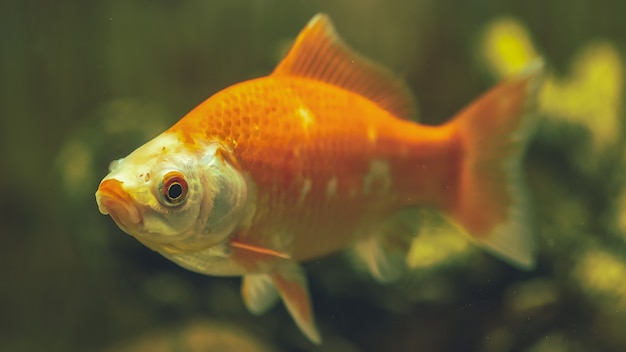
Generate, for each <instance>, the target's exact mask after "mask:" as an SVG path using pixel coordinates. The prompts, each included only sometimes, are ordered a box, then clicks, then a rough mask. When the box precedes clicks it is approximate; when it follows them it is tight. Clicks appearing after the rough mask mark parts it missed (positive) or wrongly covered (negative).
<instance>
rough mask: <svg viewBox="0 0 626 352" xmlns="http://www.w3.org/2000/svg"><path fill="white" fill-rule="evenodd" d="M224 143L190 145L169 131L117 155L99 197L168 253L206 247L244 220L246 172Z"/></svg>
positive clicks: (108, 211)
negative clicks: (226, 154) (223, 151)
mask: <svg viewBox="0 0 626 352" xmlns="http://www.w3.org/2000/svg"><path fill="white" fill-rule="evenodd" d="M220 153H221V152H219V145H218V144H217V143H208V144H206V145H203V146H201V147H199V146H198V145H196V144H194V145H189V143H185V142H183V141H182V140H180V139H179V138H177V136H176V135H175V134H168V133H164V134H162V135H160V136H158V137H156V138H155V139H153V140H151V141H150V142H148V143H146V144H144V145H143V146H141V147H140V148H138V149H136V150H135V151H134V152H132V153H131V154H130V155H128V156H127V157H125V158H123V159H119V160H116V161H113V162H112V163H111V164H110V166H109V174H108V175H107V176H106V177H105V178H104V179H103V180H102V181H101V182H100V185H99V187H98V190H97V192H96V202H97V203H98V209H99V210H100V212H101V213H102V214H105V215H110V216H111V218H113V220H114V221H115V223H116V224H117V225H118V226H119V227H120V228H121V229H122V230H123V231H124V232H126V233H128V234H130V235H132V236H133V237H135V238H136V239H138V240H139V241H140V242H142V243H143V244H145V245H146V246H148V247H150V248H152V249H154V250H156V251H159V252H168V253H181V252H191V251H197V250H201V249H206V248H208V247H211V246H213V245H216V244H218V243H220V242H222V241H223V240H224V239H225V238H226V237H228V235H229V234H230V233H231V232H232V231H233V229H234V228H235V227H236V225H237V224H238V222H239V220H240V217H238V215H239V214H240V213H241V210H242V208H243V203H244V199H245V197H246V183H245V181H244V179H243V177H242V176H241V174H240V173H239V172H238V171H237V170H236V169H235V168H233V167H232V166H231V165H230V164H229V163H228V162H227V161H226V160H224V159H223V158H222V157H221V154H220Z"/></svg>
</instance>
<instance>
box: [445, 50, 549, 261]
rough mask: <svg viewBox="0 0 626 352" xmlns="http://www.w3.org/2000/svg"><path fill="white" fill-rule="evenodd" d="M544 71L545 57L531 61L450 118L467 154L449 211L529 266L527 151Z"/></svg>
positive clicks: (483, 240) (499, 251)
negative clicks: (524, 160) (524, 165)
mask: <svg viewBox="0 0 626 352" xmlns="http://www.w3.org/2000/svg"><path fill="white" fill-rule="evenodd" d="M542 71H543V63H542V62H541V61H537V62H535V63H533V64H531V65H530V66H529V67H528V68H527V69H526V70H525V71H524V72H523V73H522V74H520V75H519V76H517V77H515V78H512V79H509V80H507V81H504V82H503V83H501V84H499V85H498V86H496V87H495V88H493V89H492V90H490V91H489V92H487V93H486V94H485V95H483V96H482V97H481V98H479V99H478V100H477V101H476V102H474V103H473V104H471V105H470V106H468V107H467V108H466V109H464V110H463V111H461V112H460V113H459V114H458V115H457V117H456V118H455V119H453V120H452V121H451V122H450V123H451V124H454V127H455V128H456V130H457V136H458V138H459V143H460V145H461V149H462V154H463V157H462V158H461V166H460V174H459V181H458V182H459V184H458V193H457V194H456V196H457V197H456V199H455V200H453V202H452V203H451V208H450V209H448V212H449V213H448V215H450V216H452V218H453V219H454V220H455V222H457V223H458V224H460V225H462V227H463V228H464V229H465V230H466V231H467V232H468V233H469V235H470V236H471V237H472V238H474V239H475V240H476V241H477V242H478V244H479V245H480V246H481V247H483V248H485V249H486V250H488V251H490V252H492V253H493V254H495V255H496V256H498V257H500V258H502V259H504V260H506V261H507V262H509V263H511V264H513V265H515V266H517V267H520V268H524V269H530V268H532V267H533V266H534V265H535V254H534V243H533V242H534V241H533V232H534V230H535V226H534V218H533V216H532V215H531V211H530V204H529V199H528V198H529V197H528V193H527V192H526V189H525V187H524V182H523V177H522V170H521V157H522V154H523V152H524V149H525V146H526V143H527V140H528V138H529V136H530V134H531V132H532V130H533V128H532V127H534V123H533V121H534V119H533V110H534V107H535V106H534V105H535V96H536V93H537V90H538V88H539V86H540V81H541V73H542Z"/></svg>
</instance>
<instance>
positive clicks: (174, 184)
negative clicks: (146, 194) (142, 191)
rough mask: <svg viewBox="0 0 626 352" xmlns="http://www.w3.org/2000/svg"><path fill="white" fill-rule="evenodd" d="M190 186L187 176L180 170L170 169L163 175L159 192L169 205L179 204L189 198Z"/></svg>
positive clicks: (164, 201)
mask: <svg viewBox="0 0 626 352" xmlns="http://www.w3.org/2000/svg"><path fill="white" fill-rule="evenodd" d="M188 191H189V186H188V185H187V181H185V176H184V175H183V174H181V173H180V172H178V171H170V172H168V173H167V174H165V176H163V181H162V182H161V185H160V186H159V193H160V195H161V199H162V200H163V203H164V204H165V205H167V206H172V207H173V206H177V205H180V204H182V203H183V202H184V201H185V200H186V199H187V192H188Z"/></svg>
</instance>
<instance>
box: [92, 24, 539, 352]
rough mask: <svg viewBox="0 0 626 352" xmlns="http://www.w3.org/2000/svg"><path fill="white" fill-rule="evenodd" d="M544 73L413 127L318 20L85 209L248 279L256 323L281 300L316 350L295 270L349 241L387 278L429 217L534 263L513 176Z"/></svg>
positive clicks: (394, 95) (155, 144)
mask: <svg viewBox="0 0 626 352" xmlns="http://www.w3.org/2000/svg"><path fill="white" fill-rule="evenodd" d="M540 66H541V65H540V64H537V65H535V67H534V68H530V69H529V70H528V72H526V73H525V74H522V75H520V76H519V77H516V78H514V79H511V80H509V81H506V82H504V83H502V84H500V85H499V86H497V87H496V88H494V89H493V90H491V91H490V92H488V93H487V94H485V95H484V96H483V97H482V98H480V99H479V100H478V101H477V102H476V103H474V104H472V105H470V106H469V107H468V108H466V109H465V110H464V111H462V112H461V113H460V114H459V115H458V116H457V117H455V118H454V119H452V120H451V121H450V122H448V123H446V124H445V125H443V126H438V127H430V126H424V125H419V124H416V123H414V122H412V121H411V118H413V117H414V108H413V102H412V98H411V96H410V93H409V92H408V90H407V89H406V88H405V87H404V86H403V84H402V83H400V82H399V81H398V80H396V79H394V78H392V76H391V75H390V74H389V73H388V72H387V71H386V70H384V69H382V68H379V67H378V66H376V65H375V64H372V63H370V62H368V61H367V60H365V59H363V58H360V57H359V56H358V55H357V54H355V53H353V52H352V51H351V50H349V49H348V48H347V47H345V46H344V45H343V44H342V43H341V42H340V40H339V39H338V37H337V35H336V34H335V32H334V30H333V28H332V25H331V23H330V21H329V20H328V18H327V17H326V16H324V15H318V16H316V17H314V18H313V19H312V20H311V22H310V23H309V24H308V25H307V27H306V28H305V29H304V30H303V31H302V32H301V34H300V35H299V37H298V39H297V40H296V42H295V44H294V46H293V47H292V49H291V50H290V52H289V54H288V55H287V56H286V58H285V59H284V60H283V61H282V62H281V63H280V64H279V66H278V67H277V68H276V69H275V71H274V72H273V73H272V74H271V75H269V76H266V77H262V78H258V79H254V80H250V81H246V82H242V83H239V84H236V85H233V86H231V87H229V88H227V89H225V90H223V91H221V92H219V93H217V94H215V95H214V96H212V97H211V98H209V99H207V100H206V101H205V102H203V103H202V104H200V105H199V106H198V107H196V108H195V109H194V110H192V111H191V112H190V113H189V114H188V115H187V116H185V117H184V118H183V119H181V120H180V121H179V122H178V123H176V124H175V125H174V126H172V127H171V128H170V129H169V130H168V131H166V132H164V133H163V135H161V136H159V137H157V138H155V139H154V140H153V141H151V142H149V143H148V144H146V146H144V147H142V148H140V149H138V150H137V151H135V152H134V153H133V154H131V155H130V156H129V157H127V158H125V159H123V160H121V161H120V162H119V165H117V164H116V165H114V167H112V171H111V174H110V175H109V176H107V178H105V180H103V182H102V183H101V185H100V187H99V190H98V192H97V194H96V198H97V200H98V204H99V206H100V209H101V211H102V212H103V213H105V214H107V213H108V214H111V216H112V217H113V218H114V219H115V221H116V222H117V223H118V224H119V225H120V227H121V228H122V229H124V230H125V231H126V232H128V233H130V234H131V235H133V236H135V237H136V238H137V239H139V240H140V241H142V242H143V243H145V244H146V245H148V246H149V247H150V248H152V249H154V250H157V251H159V252H160V253H162V254H163V255H164V256H166V257H168V258H169V259H171V260H173V261H175V262H177V263H178V264H180V265H182V266H184V267H186V268H188V269H190V270H194V271H198V272H201V273H205V274H212V275H243V276H244V283H243V286H242V293H243V297H244V300H245V302H246V305H247V306H248V308H249V309H250V310H251V311H252V312H255V313H261V312H263V311H265V310H266V309H268V308H269V307H270V306H271V305H272V304H273V303H274V301H275V300H276V298H277V297H278V296H280V297H281V298H282V299H283V301H284V302H285V304H286V305H287V308H288V309H289V312H290V313H291V314H292V316H293V317H294V319H295V320H296V322H297V323H298V326H299V327H300V328H301V329H302V331H303V332H304V333H305V334H306V335H307V336H308V337H309V338H310V339H311V340H312V341H314V342H319V341H321V340H320V337H319V334H318V332H317V329H316V327H315V323H314V319H313V314H312V310H311V306H310V303H309V297H308V292H307V288H306V279H305V276H304V275H303V273H302V271H301V269H300V268H299V266H298V265H297V263H298V262H300V261H304V260H308V259H312V258H317V257H320V256H324V255H326V254H329V253H332V252H335V251H337V250H340V249H343V248H346V247H348V246H350V245H353V244H356V246H357V251H358V252H359V253H360V254H361V256H362V257H363V259H364V261H365V262H366V264H367V265H368V267H369V268H370V270H371V271H372V273H373V274H374V276H375V277H377V278H378V279H380V280H382V281H385V280H387V279H390V278H391V277H392V276H393V270H391V268H390V267H391V264H390V262H389V260H388V258H387V256H386V254H385V252H386V249H388V248H386V247H385V245H384V239H385V238H386V236H389V235H390V234H392V233H394V231H396V230H395V229H396V225H397V224H398V223H399V222H401V220H399V216H398V214H401V213H402V212H403V211H404V210H405V209H410V208H413V207H416V206H427V207H431V208H434V209H438V210H440V211H441V212H442V213H443V214H444V215H446V216H447V217H448V218H450V219H451V220H452V221H453V222H455V223H457V224H459V225H460V227H462V228H463V229H464V230H465V232H467V233H468V234H470V235H471V236H472V237H473V238H474V239H476V240H477V242H478V244H479V245H481V246H483V247H485V248H487V249H488V250H490V251H491V252H493V253H495V254H496V255H498V256H500V257H503V258H504V259H505V260H508V261H509V262H511V263H513V264H515V265H517V266H520V267H525V268H528V267H531V266H532V265H533V253H532V237H531V236H530V235H531V232H532V230H533V229H532V221H531V220H532V219H531V218H530V215H529V213H530V212H529V209H528V208H529V204H528V200H527V196H526V192H525V191H524V188H523V184H522V182H521V177H520V174H521V172H520V170H519V169H520V158H521V155H522V152H523V149H524V146H525V144H526V140H527V137H528V135H529V131H530V127H531V125H532V119H531V118H530V116H531V114H530V111H531V109H532V101H533V99H532V98H533V94H534V92H535V90H536V89H537V86H538V81H539V80H538V76H539V74H540ZM181 155H182V156H181ZM177 159H181V160H182V161H180V162H179V161H178V160H177ZM145 164H148V165H149V166H146V165H145ZM163 165H166V166H163ZM146 175H148V176H146ZM154 175H157V177H154Z"/></svg>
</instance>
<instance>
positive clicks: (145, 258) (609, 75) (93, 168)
mask: <svg viewBox="0 0 626 352" xmlns="http://www.w3.org/2000/svg"><path fill="white" fill-rule="evenodd" d="M317 12H326V13H328V14H329V15H330V16H331V18H332V19H333V21H334V23H335V25H336V27H337V30H338V32H339V33H340V34H341V35H342V37H343V38H344V39H345V41H346V42H347V43H349V44H350V45H351V46H352V47H353V48H355V49H357V50H358V51H360V52H361V53H363V54H364V55H366V56H368V57H370V58H372V59H374V60H376V61H378V62H381V63H382V64H384V65H385V66H388V67H390V68H391V69H392V70H394V71H395V72H397V73H398V74H399V75H401V76H402V77H404V78H405V79H406V80H407V82H408V84H409V86H410V87H411V88H412V89H413V91H414V92H415V95H416V99H417V101H418V105H419V110H420V116H421V120H422V121H424V122H425V123H432V124H437V123H441V122H442V121H445V120H446V119H448V118H449V117H450V116H452V115H453V114H454V113H455V112H456V111H458V110H459V109H460V108H462V107H463V106H464V105H466V104H467V103H468V102H470V101H471V100H472V99H474V98H476V97H477V96H478V95H479V94H480V93H481V92H483V91H484V90H486V89H488V87H490V86H492V85H494V84H495V83H496V82H497V80H499V79H500V78H501V77H499V76H498V74H497V73H494V72H495V71H494V70H493V67H492V66H490V65H491V64H490V63H489V61H488V60H486V59H485V58H484V55H483V54H482V51H481V50H482V49H481V48H482V42H483V40H484V37H485V33H486V31H487V29H488V28H489V25H490V23H493V21H496V20H498V19H502V18H513V19H515V21H517V22H516V23H518V24H520V26H522V28H524V30H525V31H526V32H527V33H528V34H529V36H530V38H531V41H532V45H533V46H534V48H535V50H536V51H537V52H539V53H541V54H542V55H543V56H544V58H545V61H546V63H547V65H548V70H549V74H550V77H551V82H552V83H553V85H554V87H556V88H554V90H553V91H548V90H547V91H546V93H545V95H542V97H544V98H545V99H544V100H542V101H543V103H542V105H541V106H542V110H541V115H542V118H543V119H542V122H541V123H540V126H539V129H538V132H537V134H536V137H535V139H534V140H533V143H532V145H531V147H530V150H529V153H528V156H527V162H526V166H527V170H528V171H527V173H528V175H529V179H530V184H531V187H530V189H531V192H532V193H533V195H534V198H535V199H536V205H537V206H536V208H537V213H538V219H539V223H540V234H538V246H539V252H540V254H539V265H538V268H537V269H536V270H534V271H531V272H520V271H517V270H515V269H513V268H511V267H509V266H507V265H506V264H503V263H501V262H499V261H498V260H496V259H493V258H492V257H490V256H489V255H486V254H483V253H482V252H480V251H477V250H475V249H474V248H473V247H467V248H466V247H464V246H461V247H462V250H459V251H454V250H450V248H451V247H450V246H451V244H447V243H448V242H446V241H441V244H439V242H437V241H430V242H428V241H429V240H428V239H426V240H424V241H425V242H424V245H425V246H428V245H431V246H433V248H434V252H435V253H436V254H440V255H441V256H440V258H439V259H438V260H435V261H434V262H433V264H432V265H417V264H415V265H414V266H415V268H414V270H413V271H412V273H411V274H410V275H408V276H407V277H406V278H404V279H402V280H401V281H400V282H398V283H395V284H391V285H386V286H381V285H379V284H377V283H376V282H374V281H373V280H372V279H370V278H369V276H368V275H367V274H366V273H364V272H363V271H362V270H360V269H359V268H358V267H355V266H353V265H351V263H352V261H351V260H349V259H348V258H346V256H345V255H342V254H337V255H332V256H330V257H328V258H322V259H320V260H318V261H314V262H311V263H308V264H306V268H307V269H308V272H309V278H310V286H311V291H312V296H313V300H314V305H315V312H316V316H317V320H318V324H319V326H320V329H321V333H322V335H323V338H324V340H325V343H324V345H322V346H321V347H315V346H313V345H311V344H310V343H309V342H307V341H306V340H305V339H304V337H303V336H302V335H301V334H300V332H299V331H298V330H297V328H296V326H295V324H294V323H293V322H292V321H291V318H290V317H289V316H288V314H287V312H286V311H285V309H284V308H283V307H282V306H281V307H276V308H275V309H273V310H271V311H270V312H269V313H267V314H265V315H263V316H260V317H255V316H253V315H251V314H249V313H248V312H247V311H246V310H245V307H244V306H243V303H242V301H241V298H240V295H239V282H240V280H239V279H238V278H215V277H206V276H202V275H198V274H194V273H191V272H188V271H185V270H183V269H181V268H179V267H177V266H176V265H175V264H173V263H170V262H169V261H167V260H166V259H164V258H162V257H160V256H159V255H158V254H156V253H153V252H151V251H150V250H149V249H147V248H145V247H143V246H142V245H141V244H140V243H138V242H137V241H136V240H134V239H133V238H131V237H130V236H127V235H125V234H124V233H123V232H121V230H119V229H118V228H117V227H116V226H115V224H114V223H113V221H112V220H111V219H110V218H109V217H105V216H102V215H100V214H99V212H98V209H97V206H96V203H95V199H94V193H95V190H96V188H97V185H98V183H99V181H100V179H101V178H102V177H104V175H105V174H106V173H107V166H108V163H109V162H110V161H111V160H114V159H117V158H120V157H122V156H124V155H126V154H128V153H129V152H130V151H132V150H133V149H134V148H136V147H137V146H139V145H141V144H142V143H144V142H145V141H147V140H148V139H150V138H152V137H154V136H155V135H156V134H158V133H160V132H161V131H162V130H164V129H165V128H167V127H168V126H169V125H171V124H173V123H174V122H175V121H177V120H178V119H179V118H180V117H181V116H183V115H184V114H185V113H186V112H187V111H189V110H190V109H191V108H193V107H194V106H195V105H197V104H199V103H200V102H201V101H203V100H204V99H206V98H207V97H208V96H210V95H211V94H213V93H215V92H216V91H218V90H219V89H222V88H225V87H227V86H228V85H230V84H233V83H236V82H240V81H242V80H245V79H249V78H253V77H257V76H260V75H264V74H267V73H269V72H271V70H272V69H273V67H274V66H275V65H276V63H277V62H278V61H279V60H280V58H281V56H282V54H283V53H284V52H285V50H286V48H288V45H289V44H290V42H291V40H293V39H294V38H295V36H296V35H297V33H298V32H299V30H300V29H301V28H302V27H303V26H304V25H305V24H306V22H307V21H308V20H309V19H310V18H311V17H312V16H313V15H314V14H315V13H317ZM624 13H626V3H625V2H620V1H609V0H604V1H591V0H578V1H564V0H557V1H549V2H548V1H537V0H532V1H524V2H520V1H465V2H460V1H450V0H447V1H432V0H420V1H411V0H393V1H381V0H378V1H374V0H325V1H314V0H289V1H279V0H273V1H272V0H267V1H262V0H235V1H226V0H213V1H174V0H151V1H146V0H124V1H122V0H112V1H89V2H85V1H77V0H62V1H51V2H42V1H31V0H26V1H13V2H3V3H2V4H1V5H0V187H1V188H0V220H1V222H0V224H1V230H0V233H1V235H0V236H1V238H2V245H1V246H0V349H2V350H3V351H42V350H46V351H117V350H126V351H142V350H145V351H187V350H189V351H205V350H206V351H209V350H210V351H213V350H215V351H225V350H233V351H235V350H236V351H239V350H254V349H256V350H259V351H273V350H276V351H297V350H303V351H306V350H328V351H382V350H389V351H486V352H489V351H532V352H541V351H591V350H594V351H621V350H626V336H624V331H626V254H625V253H626V235H625V233H624V232H625V230H626V219H622V217H623V216H624V215H622V214H625V211H626V209H625V207H626V196H623V194H626V193H624V192H623V179H624V177H623V175H624V160H626V159H625V158H624V152H623V151H624V148H623V146H624V138H623V124H622V122H621V121H622V119H623V117H624V116H623V108H624V106H623V103H622V102H623V100H624V93H623V88H622V86H623V81H624V73H623V72H624V70H623V66H624V62H625V61H624V50H625V48H626V35H624V33H626V21H624V19H623V14H624ZM598 43H601V44H598ZM585 50H587V51H585ZM603 50H604V51H603ZM583 53H591V54H590V56H589V57H591V58H590V59H588V61H589V62H588V65H587V66H584V65H585V63H586V62H587V61H585V60H586V59H585V57H586V56H585V55H584V54H583ZM594 55H595V56H594ZM603 55H604V56H603ZM594 60H595V61H594ZM581 67H583V68H581ZM586 67H589V71H585V68H586ZM594 68H599V69H596V70H595V71H594ZM603 68H606V69H605V70H604V69H603ZM577 70H578V71H577ZM581 72H582V73H581ZM585 72H589V74H588V77H589V79H584V78H585V77H587V76H585ZM581 77H582V78H581ZM551 87H552V86H551ZM546 89H548V88H546ZM551 92H552V93H551ZM554 92H556V93H554ZM555 97H556V98H555ZM592 103H594V104H592ZM568 104H569V105H568ZM577 104H578V105H577ZM585 104H587V105H585ZM585 109H587V110H585ZM605 110H606V111H605ZM581 116H582V117H581ZM605 125H608V126H613V127H610V128H608V130H610V131H611V132H612V134H610V136H611V137H610V138H609V137H606V135H603V134H601V133H600V132H598V131H599V127H598V126H605ZM453 244H454V243H453ZM438 246H440V247H438Z"/></svg>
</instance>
